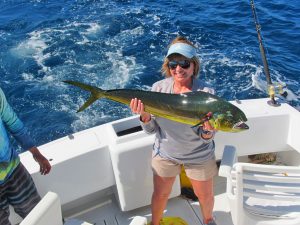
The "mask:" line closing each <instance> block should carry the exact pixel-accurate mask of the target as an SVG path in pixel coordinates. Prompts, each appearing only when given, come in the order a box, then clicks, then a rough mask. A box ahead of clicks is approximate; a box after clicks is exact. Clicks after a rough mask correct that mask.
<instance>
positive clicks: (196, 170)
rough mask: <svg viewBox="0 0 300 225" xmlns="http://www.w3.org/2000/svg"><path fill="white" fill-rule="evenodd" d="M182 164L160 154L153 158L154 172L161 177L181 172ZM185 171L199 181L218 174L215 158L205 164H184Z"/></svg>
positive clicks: (191, 177) (188, 175)
mask: <svg viewBox="0 0 300 225" xmlns="http://www.w3.org/2000/svg"><path fill="white" fill-rule="evenodd" d="M181 166H182V164H179V163H176V162H174V161H171V160H168V159H164V158H162V157H160V156H159V155H156V156H154V157H153V158H152V170H153V173H154V174H156V175H158V176H160V177H175V176H177V175H179V174H180V172H181ZM184 169H185V173H186V175H187V177H188V178H190V179H193V180H198V181H206V180H210V179H211V178H213V177H214V176H215V175H217V174H218V167H217V164H216V160H215V159H211V160H209V161H207V162H205V163H204V164H201V165H200V164H184Z"/></svg>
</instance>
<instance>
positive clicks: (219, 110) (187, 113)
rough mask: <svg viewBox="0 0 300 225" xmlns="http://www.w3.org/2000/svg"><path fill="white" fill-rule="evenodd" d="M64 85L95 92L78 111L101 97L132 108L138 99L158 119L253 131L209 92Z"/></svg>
mask: <svg viewBox="0 0 300 225" xmlns="http://www.w3.org/2000/svg"><path fill="white" fill-rule="evenodd" d="M64 82H65V83H68V84H71V85H74V86H77V87H79V88H81V89H83V90H86V91H89V92H90V93H91V96H90V97H89V99H88V100H87V101H86V102H85V103H84V104H83V105H82V106H81V107H80V108H79V110H78V111H77V112H80V111H83V110H84V109H86V108H87V107H88V106H90V105H91V104H92V103H93V102H95V101H96V100H97V99H99V98H108V99H110V100H113V101H116V102H119V103H123V104H126V105H130V102H131V99H133V98H137V99H140V100H141V101H142V102H143V103H144V106H145V109H144V110H145V111H146V112H149V113H150V114H152V115H154V116H157V117H162V118H165V119H169V120H172V121H176V122H180V123H184V124H188V125H191V126H196V125H202V124H203V123H204V121H206V120H208V121H209V122H210V123H211V124H212V125H213V126H214V128H215V129H216V130H220V131H225V132H239V131H243V130H247V129H249V127H248V126H247V125H246V123H245V122H246V121H247V118H246V116H245V114H244V112H243V111H242V110H240V109H239V108H238V107H236V106H235V105H233V104H231V103H230V102H228V101H225V100H223V99H222V98H220V97H218V96H216V95H213V94H210V93H207V92H203V91H197V92H187V93H182V94H168V93H161V92H152V91H143V90H133V89H113V90H102V89H100V88H98V87H95V86H91V85H88V84H84V83H81V82H77V81H71V80H66V81H64ZM208 115H209V116H208Z"/></svg>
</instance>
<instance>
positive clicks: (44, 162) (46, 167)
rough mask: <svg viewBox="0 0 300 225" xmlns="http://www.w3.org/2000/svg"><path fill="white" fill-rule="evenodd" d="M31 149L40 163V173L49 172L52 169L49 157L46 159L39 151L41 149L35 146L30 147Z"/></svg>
mask: <svg viewBox="0 0 300 225" xmlns="http://www.w3.org/2000/svg"><path fill="white" fill-rule="evenodd" d="M29 151H30V152H31V154H32V156H33V158H34V160H35V161H36V162H37V163H38V164H39V165H40V173H41V174H42V175H46V174H48V173H49V172H50V170H51V165H50V163H49V161H48V159H46V158H45V157H44V156H43V155H42V153H41V152H40V151H39V149H38V148H37V147H35V146H34V147H32V148H30V149H29Z"/></svg>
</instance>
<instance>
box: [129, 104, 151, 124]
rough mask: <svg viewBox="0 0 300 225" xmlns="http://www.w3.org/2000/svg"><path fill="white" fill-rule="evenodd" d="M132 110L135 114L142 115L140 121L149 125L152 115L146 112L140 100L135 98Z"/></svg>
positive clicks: (131, 105)
mask: <svg viewBox="0 0 300 225" xmlns="http://www.w3.org/2000/svg"><path fill="white" fill-rule="evenodd" d="M130 109H131V111H132V112H133V113H135V114H140V120H141V121H142V122H143V123H148V122H149V121H150V120H151V114H150V113H148V112H145V107H144V104H143V103H142V101H141V100H140V99H137V98H133V99H131V102H130Z"/></svg>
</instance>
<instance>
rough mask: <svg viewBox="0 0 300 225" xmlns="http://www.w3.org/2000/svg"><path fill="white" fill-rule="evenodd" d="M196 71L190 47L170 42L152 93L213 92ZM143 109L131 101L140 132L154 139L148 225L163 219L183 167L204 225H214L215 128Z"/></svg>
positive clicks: (196, 62)
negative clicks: (160, 77)
mask: <svg viewBox="0 0 300 225" xmlns="http://www.w3.org/2000/svg"><path fill="white" fill-rule="evenodd" d="M199 68H200V63H199V60H198V57H197V54H196V49H195V47H194V46H193V44H192V43H191V42H189V41H188V40H187V39H185V38H184V37H177V38H176V39H174V40H173V41H172V43H171V45H170V47H169V50H168V53H167V56H166V57H165V60H164V63H163V65H162V73H163V74H164V75H165V76H166V78H165V79H163V80H161V81H158V82H156V83H154V84H153V86H152V91H156V92H164V93H173V94H180V93H185V92H190V91H207V92H210V93H214V90H213V89H210V88H208V87H207V86H206V85H205V84H204V83H203V82H201V81H200V80H198V79H197V75H198V73H199ZM145 107H147V106H144V105H143V103H142V102H141V100H139V99H136V98H135V99H132V100H131V103H130V108H131V110H132V112H133V113H137V114H140V120H141V124H142V127H143V129H144V130H145V131H146V132H147V133H156V138H155V143H154V146H153V158H152V170H153V182H154V191H153V195H152V203H151V210H152V225H158V224H159V221H160V220H161V219H162V216H163V211H164V209H165V207H166V205H167V201H168V196H169V194H170V192H171V189H172V185H173V183H174V181H175V178H176V176H177V175H178V174H180V171H181V165H184V168H185V171H186V174H187V176H188V177H189V179H190V181H191V183H192V186H193V189H194V192H195V195H196V196H197V197H198V199H199V203H200V208H201V212H202V215H203V220H204V221H203V222H204V224H210V225H215V224H216V223H215V221H214V219H213V216H212V211H213V205H214V194H213V177H214V176H215V175H216V174H217V165H216V161H215V154H214V149H215V145H214V141H213V138H214V134H215V131H214V128H213V127H212V126H211V125H210V123H209V122H208V121H206V122H204V124H203V126H201V127H198V128H191V126H190V125H185V124H181V123H177V122H173V121H170V120H167V119H163V118H159V117H156V118H155V117H153V116H152V115H151V114H149V113H148V112H145V111H144V108H145ZM199 119H200V118H199Z"/></svg>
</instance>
